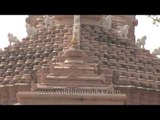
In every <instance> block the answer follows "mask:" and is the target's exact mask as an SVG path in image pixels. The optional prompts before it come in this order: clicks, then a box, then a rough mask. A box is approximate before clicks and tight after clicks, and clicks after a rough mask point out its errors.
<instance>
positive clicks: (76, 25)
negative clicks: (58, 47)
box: [71, 15, 80, 46]
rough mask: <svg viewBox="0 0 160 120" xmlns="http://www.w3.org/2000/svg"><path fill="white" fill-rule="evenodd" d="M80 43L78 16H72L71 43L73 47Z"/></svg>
mask: <svg viewBox="0 0 160 120" xmlns="http://www.w3.org/2000/svg"><path fill="white" fill-rule="evenodd" d="M79 42H80V15H74V22H73V36H72V39H71V43H72V45H73V46H77V45H78V44H79Z"/></svg>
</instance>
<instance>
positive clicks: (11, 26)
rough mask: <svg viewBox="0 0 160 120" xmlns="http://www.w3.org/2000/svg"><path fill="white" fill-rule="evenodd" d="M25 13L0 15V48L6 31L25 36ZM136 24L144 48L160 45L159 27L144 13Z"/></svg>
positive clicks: (136, 32)
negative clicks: (142, 39)
mask: <svg viewBox="0 0 160 120" xmlns="http://www.w3.org/2000/svg"><path fill="white" fill-rule="evenodd" d="M26 17H28V16H26V15H0V48H4V47H6V46H8V44H9V42H8V37H7V34H8V32H11V33H13V35H15V36H17V37H18V38H19V39H22V38H24V37H26V35H27V34H26V28H25V19H26ZM136 18H137V19H138V26H137V27H136V28H135V35H136V39H137V38H141V37H142V36H144V35H146V36H147V40H146V45H145V48H146V49H148V50H150V51H151V52H152V51H153V50H154V49H155V48H158V47H160V27H156V26H154V25H152V20H151V19H149V18H148V17H147V16H145V15H141V16H140V15H138V16H136Z"/></svg>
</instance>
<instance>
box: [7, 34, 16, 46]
mask: <svg viewBox="0 0 160 120" xmlns="http://www.w3.org/2000/svg"><path fill="white" fill-rule="evenodd" d="M8 41H9V43H10V46H11V44H12V42H13V43H19V39H18V38H17V37H16V36H13V34H12V33H8Z"/></svg>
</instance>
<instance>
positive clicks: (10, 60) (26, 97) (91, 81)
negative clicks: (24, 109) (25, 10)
mask: <svg viewBox="0 0 160 120" xmlns="http://www.w3.org/2000/svg"><path fill="white" fill-rule="evenodd" d="M26 23H27V24H26V28H27V30H26V31H27V33H28V37H26V38H23V39H22V40H21V41H20V42H14V43H13V44H11V45H10V46H8V47H6V48H5V49H4V50H3V51H1V54H0V104H159V103H160V97H159V91H160V87H159V85H160V82H159V81H160V66H159V65H160V64H159V63H160V60H159V59H158V58H157V57H156V56H154V55H152V54H151V53H150V51H149V50H146V49H144V48H141V47H140V46H138V45H136V44H135V34H134V30H135V26H136V25H138V21H137V20H136V19H135V16H132V15H37V16H36V15H35V16H34V15H30V16H29V17H28V18H27V19H26Z"/></svg>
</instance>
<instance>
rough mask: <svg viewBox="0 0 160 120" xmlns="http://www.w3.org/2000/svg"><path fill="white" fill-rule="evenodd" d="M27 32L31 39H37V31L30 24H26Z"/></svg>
mask: <svg viewBox="0 0 160 120" xmlns="http://www.w3.org/2000/svg"><path fill="white" fill-rule="evenodd" d="M26 32H27V34H28V36H29V37H35V36H36V35H37V33H38V32H37V29H36V28H34V27H31V25H30V24H28V23H27V24H26Z"/></svg>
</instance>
